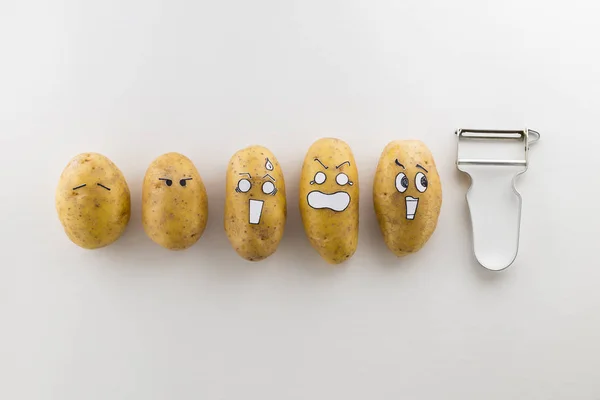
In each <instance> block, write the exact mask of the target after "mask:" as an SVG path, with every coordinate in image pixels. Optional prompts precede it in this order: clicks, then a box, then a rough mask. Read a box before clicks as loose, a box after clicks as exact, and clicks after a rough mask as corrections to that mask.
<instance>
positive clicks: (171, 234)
mask: <svg viewBox="0 0 600 400" xmlns="http://www.w3.org/2000/svg"><path fill="white" fill-rule="evenodd" d="M207 219H208V198H207V195H206V188H205V187H204V182H203V181H202V178H201V176H200V174H199V173H198V170H197V169H196V167H195V166H194V164H193V163H192V161H191V160H190V159H189V158H187V157H186V156H184V155H183V154H179V153H167V154H163V155H162V156H160V157H158V158H157V159H156V160H154V161H153V162H152V163H151V164H150V166H149V167H148V170H147V171H146V176H145V177H144V183H143V185H142V224H143V226H144V230H145V231H146V234H147V235H148V237H150V239H152V240H153V241H154V242H155V243H157V244H159V245H161V246H162V247H164V248H167V249H170V250H183V249H187V248H188V247H190V246H192V245H193V244H194V243H196V242H197V241H198V239H200V237H201V236H202V234H203V233H204V229H205V228H206V221H207Z"/></svg>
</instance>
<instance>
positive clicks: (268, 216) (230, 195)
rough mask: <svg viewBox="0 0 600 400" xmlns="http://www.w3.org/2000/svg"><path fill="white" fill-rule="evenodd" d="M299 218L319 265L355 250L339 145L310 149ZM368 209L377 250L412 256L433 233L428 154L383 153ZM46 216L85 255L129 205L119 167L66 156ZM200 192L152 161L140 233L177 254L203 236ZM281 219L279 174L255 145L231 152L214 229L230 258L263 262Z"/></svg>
mask: <svg viewBox="0 0 600 400" xmlns="http://www.w3.org/2000/svg"><path fill="white" fill-rule="evenodd" d="M299 200H300V202H299V204H300V205H299V208H300V214H301V217H302V222H303V225H304V230H305V232H306V235H307V237H308V239H309V241H310V243H311V244H312V246H313V247H314V248H315V249H316V251H318V253H319V254H320V255H321V257H322V258H323V259H325V260H326V261H327V262H329V263H331V264H339V263H341V262H343V261H345V260H347V259H348V258H350V257H351V256H352V255H353V254H354V252H355V250H356V246H357V243H358V226H359V216H358V206H359V180H358V170H357V167H356V163H355V161H354V156H353V154H352V151H351V149H350V147H349V146H348V144H346V143H345V142H344V141H343V140H340V139H335V138H323V139H320V140H318V141H316V142H315V143H313V145H312V146H311V147H310V149H309V150H308V152H307V154H306V158H305V159H304V163H303V165H302V174H301V178H300V199H299ZM373 204H374V208H375V213H376V215H377V220H378V222H379V226H380V228H381V232H382V233H383V238H384V240H385V243H386V244H387V246H388V247H389V249H390V250H391V251H393V252H394V253H395V254H396V255H398V256H404V255H407V254H410V253H414V252H416V251H418V250H420V249H421V248H422V247H423V246H424V245H425V243H426V242H427V241H428V240H429V238H430V237H431V235H432V233H433V231H434V230H435V228H436V225H437V221H438V216H439V213H440V207H441V204H442V187H441V183H440V178H439V175H438V172H437V169H436V165H435V162H434V159H433V156H432V155H431V152H430V151H429V149H428V148H427V147H426V146H425V144H423V143H422V142H420V141H418V140H397V141H393V142H391V143H389V144H388V145H387V146H386V147H385V149H384V150H383V152H382V154H381V157H380V159H379V163H378V165H377V171H376V173H375V178H374V182H373ZM56 209H57V212H58V216H59V219H60V221H61V223H62V225H63V227H64V230H65V232H66V234H67V236H68V237H69V238H70V239H71V241H73V242H74V243H75V244H77V245H79V246H81V247H83V248H86V249H97V248H101V247H104V246H107V245H109V244H111V243H113V242H114V241H116V240H117V239H118V238H119V237H120V236H121V234H122V233H123V231H124V230H125V227H126V226H127V224H128V222H129V219H130V214H131V199H130V192H129V187H128V185H127V182H126V181H125V178H124V176H123V174H122V172H121V171H120V170H119V168H118V167H117V166H116V165H115V164H114V163H113V162H112V161H110V160H109V159H108V158H106V157H105V156H103V155H100V154H98V153H84V154H80V155H78V156H76V157H75V158H73V159H72V160H71V161H70V162H69V164H68V165H67V166H66V168H65V169H64V171H63V173H62V175H61V177H60V181H59V184H58V188H57V191H56ZM207 217H208V199H207V194H206V188H205V186H204V183H203V181H202V178H201V176H200V174H199V173H198V170H197V169H196V167H195V166H194V164H193V163H192V161H190V160H189V159H188V158H187V157H185V156H184V155H182V154H179V153H167V154H164V155H162V156H160V157H158V158H157V159H155V160H154V161H153V162H152V163H151V164H150V166H149V167H148V170H147V172H146V176H145V177H144V182H143V187H142V222H143V226H144V230H145V232H146V234H147V235H148V236H149V237H150V238H151V239H152V240H153V241H154V242H156V243H158V244H159V245H161V246H163V247H165V248H167V249H172V250H182V249H187V248H189V247H190V246H192V245H193V244H194V243H196V241H198V239H200V237H201V236H202V234H203V233H204V230H205V227H206V221H207ZM286 217H287V203H286V191H285V181H284V177H283V172H282V170H281V167H280V165H279V162H278V161H277V158H276V157H275V155H274V154H273V153H271V151H269V150H268V149H267V148H265V147H262V146H251V147H247V148H245V149H242V150H240V151H238V152H237V153H235V154H234V155H233V157H232V158H231V160H230V162H229V165H228V168H227V176H226V196H225V215H224V226H225V231H226V233H227V237H228V238H229V241H230V242H231V245H232V247H233V248H234V249H235V251H236V252H237V253H238V254H239V255H240V256H241V257H243V258H245V259H247V260H250V261H259V260H263V259H265V258H267V257H269V256H270V255H272V254H273V253H274V252H275V251H276V249H277V247H278V245H279V242H280V241H281V239H282V237H283V233H284V228H285V223H286Z"/></svg>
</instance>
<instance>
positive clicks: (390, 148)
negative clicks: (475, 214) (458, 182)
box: [373, 140, 442, 257]
mask: <svg viewBox="0 0 600 400" xmlns="http://www.w3.org/2000/svg"><path fill="white" fill-rule="evenodd" d="M373 204H374V207H375V214H376V215H377V220H378V223H379V227H380V229H381V232H382V234H383V238H384V241H385V243H386V245H387V246H388V248H389V249H390V250H391V251H393V252H394V254H396V255H397V256H399V257H400V256H405V255H407V254H411V253H414V252H417V251H419V250H420V249H421V248H422V247H423V246H424V245H425V243H426V242H427V241H428V240H429V238H430V237H431V235H432V234H433V231H434V230H435V228H436V226H437V221H438V217H439V214H440V208H441V205H442V185H441V182H440V177H439V175H438V172H437V168H436V165H435V161H434V160H433V156H432V155H431V152H430V151H429V149H428V148H427V146H425V144H424V143H422V142H421V141H418V140H397V141H393V142H391V143H389V144H388V145H387V146H386V147H385V149H384V150H383V152H382V154H381V157H380V159H379V164H378V165H377V171H376V173H375V179H374V183H373Z"/></svg>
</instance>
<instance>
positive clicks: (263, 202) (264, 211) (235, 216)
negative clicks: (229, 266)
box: [224, 146, 287, 261]
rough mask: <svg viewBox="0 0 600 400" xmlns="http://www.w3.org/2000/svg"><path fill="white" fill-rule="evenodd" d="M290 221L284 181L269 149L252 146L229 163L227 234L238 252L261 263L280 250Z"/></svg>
mask: <svg viewBox="0 0 600 400" xmlns="http://www.w3.org/2000/svg"><path fill="white" fill-rule="evenodd" d="M286 218H287V203H286V195H285V181H284V179H283V172H282V171H281V167H280V165H279V162H278V161H277V159H276V158H275V156H274V155H273V153H271V151H269V150H268V149H267V148H265V147H262V146H250V147H247V148H245V149H242V150H240V151H238V152H237V153H235V154H234V155H233V157H232V158H231V160H230V162H229V166H228V168H227V176H226V193H225V217H224V224H225V232H226V233H227V237H228V238H229V241H230V242H231V245H232V247H233V248H234V249H235V251H236V252H237V253H238V254H239V255H240V256H241V257H242V258H245V259H246V260H249V261H260V260H263V259H265V258H267V257H269V256H270V255H272V254H273V253H275V251H276V250H277V247H278V245H279V242H280V241H281V238H282V237H283V231H284V228H285V223H286Z"/></svg>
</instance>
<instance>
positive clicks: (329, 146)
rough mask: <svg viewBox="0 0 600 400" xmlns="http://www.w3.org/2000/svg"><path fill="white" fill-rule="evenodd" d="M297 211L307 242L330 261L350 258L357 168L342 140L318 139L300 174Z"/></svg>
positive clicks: (354, 235)
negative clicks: (300, 217) (298, 210)
mask: <svg viewBox="0 0 600 400" xmlns="http://www.w3.org/2000/svg"><path fill="white" fill-rule="evenodd" d="M299 201H300V214H301V216H302V223H303V225H304V230H305V232H306V235H307V236H308V239H309V241H310V243H311V245H312V246H313V247H314V248H315V249H316V250H317V252H318V253H319V254H320V255H321V257H322V258H323V259H325V260H326V261H327V262H328V263H330V264H340V263H342V262H343V261H345V260H347V259H349V258H350V257H352V255H353V254H354V252H355V251H356V246H357V245H358V204H359V186H358V170H357V168H356V163H355V162H354V156H353V154H352V150H351V149H350V147H349V146H348V144H346V143H345V142H344V141H342V140H339V139H334V138H323V139H319V140H318V141H316V142H315V143H313V145H312V146H311V147H310V149H309V150H308V153H307V154H306V157H305V159H304V164H303V165H302V174H301V176H300V199H299Z"/></svg>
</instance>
